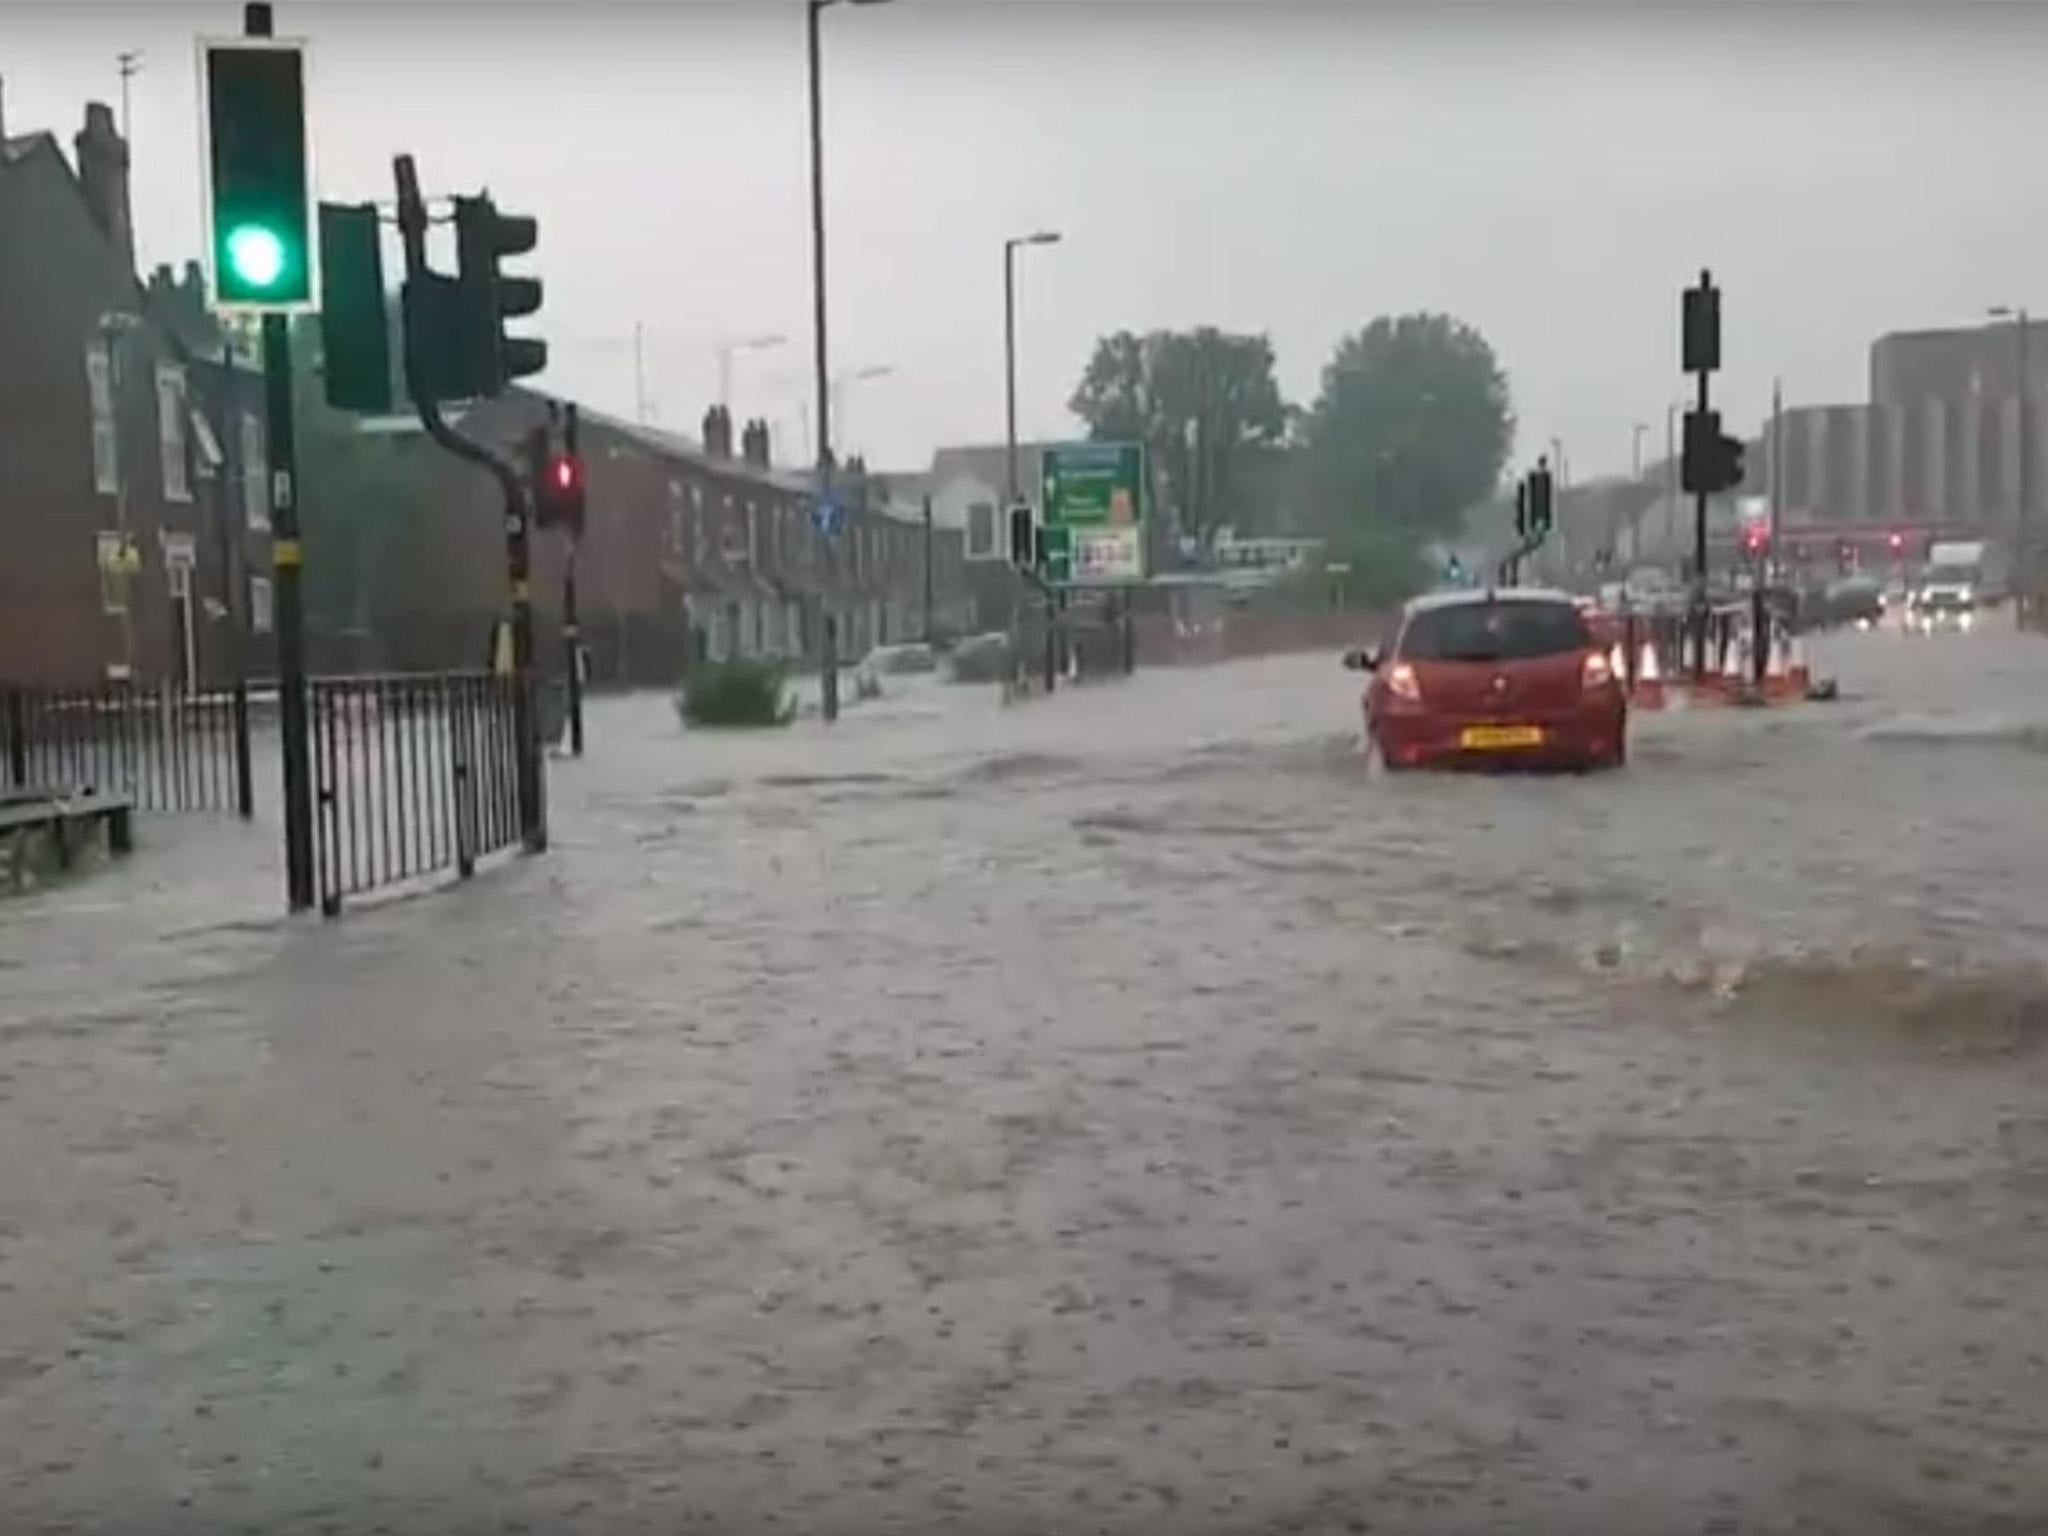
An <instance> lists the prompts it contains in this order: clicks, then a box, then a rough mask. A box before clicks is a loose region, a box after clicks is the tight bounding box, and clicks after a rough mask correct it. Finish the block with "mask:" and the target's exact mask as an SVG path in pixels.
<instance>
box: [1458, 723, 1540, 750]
mask: <svg viewBox="0 0 2048 1536" xmlns="http://www.w3.org/2000/svg"><path fill="white" fill-rule="evenodd" d="M1458 745H1459V746H1461V747H1463V748H1465V749H1466V750H1467V751H1473V752H1493V751H1498V750H1500V749H1501V748H1503V747H1540V746H1542V745H1543V730H1542V727H1540V726H1534V725H1468V726H1466V727H1465V729H1463V730H1462V731H1460V732H1458Z"/></svg>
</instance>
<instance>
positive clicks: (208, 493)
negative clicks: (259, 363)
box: [0, 102, 269, 685]
mask: <svg viewBox="0 0 2048 1536" xmlns="http://www.w3.org/2000/svg"><path fill="white" fill-rule="evenodd" d="M73 144H74V148H75V156H76V158H75V163H74V161H72V160H68V159H67V158H66V157H65V155H64V152H63V150H62V149H61V148H60V146H59V145H58V142H57V140H56V138H55V137H54V136H53V135H51V134H49V133H41V132H38V133H28V134H22V135H18V136H12V135H9V133H8V132H7V129H6V125H5V121H4V111H0V337H4V338H5V341H4V344H0V463H4V464H5V465H6V473H5V475H4V476H0V540H4V542H5V549H6V556H5V558H4V559H0V680H8V681H16V682H30V683H38V684H45V685H57V684H65V685H78V684H87V683H94V682H99V681H102V680H105V679H108V678H118V677H124V676H125V677H133V678H135V679H137V680H139V681H144V682H158V681H178V680H188V679H189V680H220V679H224V678H226V677H228V676H230V675H232V673H233V672H234V671H235V670H236V669H237V668H238V667H240V666H242V665H244V664H245V663H247V664H250V665H253V666H255V667H257V668H259V669H260V668H261V667H262V666H263V665H264V657H263V654H262V651H261V649H260V645H261V641H260V637H259V641H258V646H257V647H253V648H252V647H250V646H248V645H246V644H245V642H244V641H243V638H242V627H243V625H242V619H243V616H244V615H247V616H248V617H249V618H250V619H252V620H253V621H254V625H255V627H256V628H257V630H258V631H259V632H260V631H262V630H264V629H265V628H267V612H268V591H267V584H266V583H265V582H264V579H263V576H262V575H261V574H260V573H263V572H266V571H267V570H268V566H269V546H268V540H267V532H268V527H267V511H268V503H267V500H266V499H265V498H264V497H263V495H262V492H263V489H264V473H263V468H262V464H261V452H262V429H261V418H260V416H253V415H252V414H250V413H251V411H252V410H253V409H254V408H255V406H256V404H257V402H258V400H259V396H260V391H259V390H258V389H257V387H256V385H255V381H254V380H253V378H252V377H251V376H250V375H249V374H248V371H247V369H246V368H244V367H242V366H239V365H238V364H237V363H236V362H235V361H234V359H233V357H232V356H231V355H230V353H229V352H228V349H227V348H226V345H225V343H224V341H223V339H222V338H221V337H220V335H219V333H218V332H217V331H216V330H214V328H213V327H212V326H211V325H210V324H208V323H206V322H205V318H204V307H203V304H201V303H200V302H199V296H198V294H197V293H196V291H195V285H196V282H197V274H196V272H195V271H193V270H191V269H188V270H187V272H186V274H185V275H184V277H183V278H173V277H172V276H171V274H170V273H169V272H168V271H161V272H159V273H158V274H157V275H156V277H155V278H153V279H152V280H151V282H150V283H149V284H147V285H145V284H143V283H140V282H138V281H137V278H136V274H135V266H134V244H133V238H132V232H131V225H130V220H129V206H128V148H127V145H126V144H125V143H124V142H123V141H122V139H121V137H120V135H119V134H118V133H117V132H116V131H115V129H114V121H113V115H112V113H111V112H110V111H109V110H108V109H107V108H106V107H105V106H104V105H101V104H100V103H97V102H95V103H93V104H92V105H90V106H89V107H87V109H86V113H85V122H84V126H83V128H82V129H81V130H80V131H79V132H78V134H77V135H76V136H75V137H74V140H73ZM248 572H256V573H259V574H257V575H256V576H255V577H254V579H253V583H252V584H251V585H244V582H243V577H244V575H245V574H246V573H248Z"/></svg>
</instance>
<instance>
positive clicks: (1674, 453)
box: [1664, 400, 1684, 559]
mask: <svg viewBox="0 0 2048 1536" xmlns="http://www.w3.org/2000/svg"><path fill="white" fill-rule="evenodd" d="M1683 409H1684V407H1683V406H1682V405H1681V404H1680V403H1679V402H1678V401H1676V400H1674V401H1672V402H1671V403H1670V404H1669V405H1667V406H1665V407H1664V548H1665V551H1666V558H1667V559H1675V558H1676V557H1677V555H1678V413H1679V412H1680V411H1681V410H1683Z"/></svg>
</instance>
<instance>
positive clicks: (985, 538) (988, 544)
mask: <svg viewBox="0 0 2048 1536" xmlns="http://www.w3.org/2000/svg"><path fill="white" fill-rule="evenodd" d="M996 554H997V550H996V507H995V503H994V502H992V501H977V502H975V503H973V504H972V505H971V506H969V507H968V509H967V558H968V559H970V560H993V559H995V558H996Z"/></svg>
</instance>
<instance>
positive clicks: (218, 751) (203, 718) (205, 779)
mask: <svg viewBox="0 0 2048 1536" xmlns="http://www.w3.org/2000/svg"><path fill="white" fill-rule="evenodd" d="M0 774H4V776H5V777H4V780H0V783H4V785H5V786H6V787H8V788H11V789H57V790H64V791H68V792H74V793H75V792H80V791H90V792H92V793H95V794H102V795H126V796H128V797H129V798H130V799H132V800H133V801H134V802H135V804H136V806H137V808H138V809H141V810H145V811H234V812H236V813H238V814H239V815H241V816H244V817H247V816H249V815H251V814H253V813H254V810H255V800H254V791H253V786H252V784H251V782H250V770H249V693H248V690H247V688H245V687H239V686H238V687H234V688H217V689H188V688H179V687H176V686H174V685H169V684H165V685H162V686H145V685H139V684H130V683H107V684H102V685H100V686H97V687H92V688H64V689H44V688H19V687H10V686H8V685H6V684H0Z"/></svg>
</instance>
